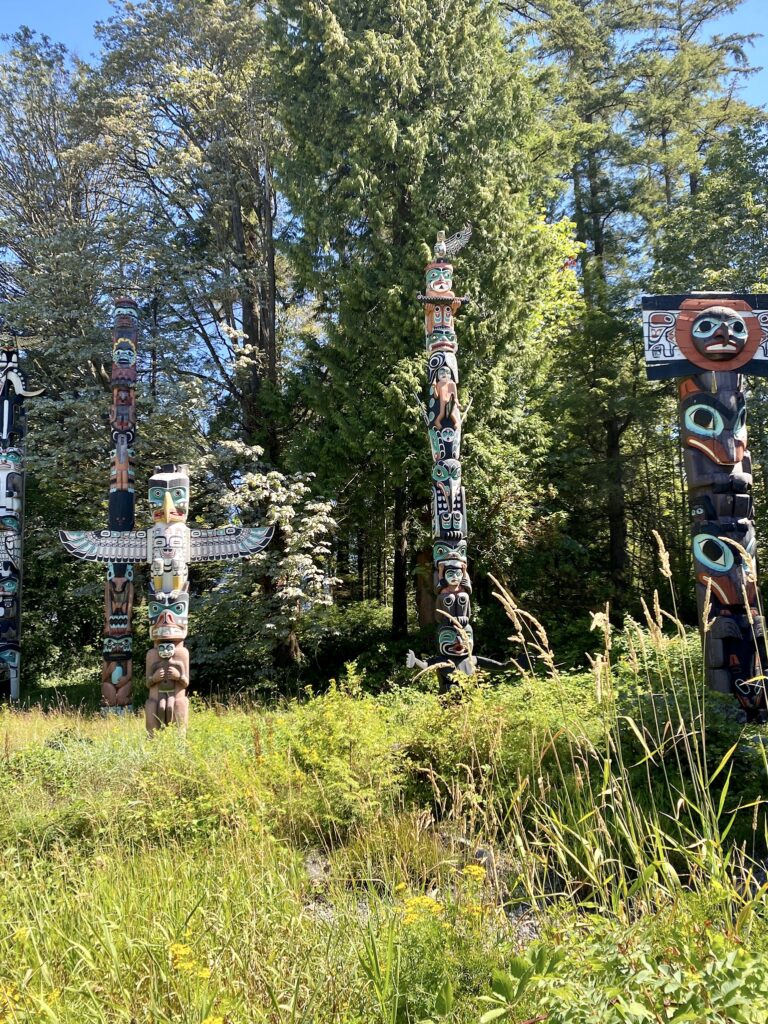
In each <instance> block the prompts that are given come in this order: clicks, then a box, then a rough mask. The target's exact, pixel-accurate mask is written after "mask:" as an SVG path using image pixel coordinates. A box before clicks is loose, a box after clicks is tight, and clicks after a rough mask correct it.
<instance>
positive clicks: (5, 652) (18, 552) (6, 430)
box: [0, 341, 45, 700]
mask: <svg viewBox="0 0 768 1024" xmlns="http://www.w3.org/2000/svg"><path fill="white" fill-rule="evenodd" d="M6 346H7V341H6ZM0 359H1V360H2V361H1V362H0V381H1V382H2V385H1V386H0V406H2V409H1V410H0V413H1V415H2V421H1V422H0V503H1V504H0V538H2V545H3V549H2V555H1V558H2V568H1V569H0V679H4V680H5V681H7V682H6V685H7V688H8V695H9V696H10V698H11V700H18V698H19V676H20V671H21V647H20V642H21V578H22V549H23V527H24V440H25V437H26V432H27V416H26V410H25V408H24V399H25V398H36V397H37V396H38V395H42V393H43V391H44V390H45V389H44V388H40V389H39V390H37V391H28V390H27V384H26V380H25V378H24V374H23V373H22V372H21V370H19V353H18V350H17V349H16V347H15V345H14V346H9V347H4V348H3V349H2V351H1V353H0Z"/></svg>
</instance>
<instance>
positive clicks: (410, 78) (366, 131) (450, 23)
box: [268, 0, 569, 635]
mask: <svg viewBox="0 0 768 1024" xmlns="http://www.w3.org/2000/svg"><path fill="white" fill-rule="evenodd" d="M268 25H269V29H270V33H271V39H272V43H273V53H272V60H273V67H274V76H275V83H276V89H277V94H278V103H279V105H278V111H279V116H280V119H281V122H282V126H283V129H284V131H285V133H286V135H287V137H288V140H289V145H288V146H287V147H286V149H285V150H284V151H283V152H282V154H281V156H280V162H279V178H280V182H281V185H282V188H283V190H284V192H285V193H286V195H287V197H288V199H289V201H290V204H291V208H292V211H293V213H294V215H295V217H296V239H295V244H294V246H293V253H294V256H295V259H296V262H297V268H298V274H299V276H300V279H301V281H303V282H304V283H305V284H306V286H307V288H308V289H309V290H310V292H311V293H312V294H313V295H314V297H315V299H316V301H317V303H318V307H319V310H320V313H321V316H322V320H323V327H324V331H323V335H322V336H321V337H320V338H319V339H318V340H317V341H316V342H315V343H311V344H309V345H308V346H307V350H306V353H305V361H304V366H303V367H302V380H303V384H304V389H305V394H306V395H307V402H308V405H309V408H310V410H311V420H310V429H309V430H305V431H302V432H301V433H300V434H299V437H298V441H299V444H300V446H301V455H302V457H303V458H304V459H307V458H309V459H310V460H311V461H312V462H313V463H315V464H316V465H317V469H318V473H319V476H320V478H321V480H323V481H324V484H325V486H326V487H327V489H328V490H329V491H332V492H334V493H337V494H338V495H339V496H340V500H341V502H342V503H343V504H342V518H343V522H344V523H345V528H346V533H347V540H348V541H349V542H350V543H352V544H355V543H356V544H357V547H358V552H360V551H361V550H365V549H366V548H367V549H370V548H371V547H374V546H384V545H386V544H388V543H391V545H392V550H393V559H392V566H393V579H392V624H393V630H394V633H395V634H396V635H402V634H403V633H404V632H405V630H406V629H407V610H408V593H409V588H408V566H409V561H410V559H409V551H408V546H409V544H408V542H409V534H410V533H412V532H415V533H416V535H417V536H418V526H419V522H420V521H421V520H419V518H418V517H417V522H416V523H414V522H413V517H414V513H415V512H419V513H420V510H422V509H424V510H426V505H427V500H426V499H427V487H426V484H427V481H428V476H429V468H428V467H429V462H428V457H427V456H426V453H425V452H424V440H423V434H422V429H421V425H420V422H419V415H418V411H417V408H416V404H415V401H414V399H413V397H412V393H413V392H414V391H417V390H419V389H420V387H421V380H422V375H423V365H422V363H423V358H424V356H423V347H422V344H421V342H420V335H421V334H422V328H421V324H420V320H421V317H420V311H419V308H418V306H417V304H416V303H415V301H414V299H415V292H416V291H417V289H418V288H419V286H420V285H421V284H422V280H421V279H422V275H423V265H424V256H425V251H426V250H425V247H424V243H428V244H430V243H431V242H432V241H433V239H434V235H435V232H436V230H437V229H439V228H443V227H455V226H460V225H461V224H462V223H463V222H464V221H466V220H469V221H471V222H472V223H473V224H474V227H475V234H474V238H473V243H472V245H471V247H469V248H468V249H466V250H465V251H464V253H463V254H462V259H461V260H458V261H457V267H456V281H457V284H458V287H459V288H460V289H461V291H462V292H463V291H466V292H468V293H469V294H471V295H472V296H474V297H475V298H476V300H477V301H476V305H475V308H474V311H473V312H470V313H468V314H467V315H464V316H463V317H462V326H461V330H462V367H461V375H462V386H463V387H464V388H465V391H466V392H467V393H468V394H469V395H471V397H472V399H473V402H474V404H473V406H472V411H471V414H470V418H469V420H468V422H467V429H466V432H465V437H466V442H465V445H464V465H465V468H466V472H467V491H468V495H469V503H470V504H469V510H470V516H471V520H472V525H471V533H472V540H471V544H472V545H473V546H474V548H475V550H477V549H478V547H480V546H483V547H485V549H486V550H487V551H488V552H489V555H490V557H493V555H492V552H493V545H494V542H495V539H496V538H497V535H498V533H500V532H503V531H504V528H505V527H506V528H507V531H508V532H513V531H510V530H509V520H510V518H512V519H516V523H515V526H516V527H517V529H518V530H519V529H520V527H521V523H522V522H523V521H524V518H525V512H524V511H523V509H522V508H521V509H519V510H517V512H512V511H511V510H510V506H509V504H508V503H507V502H506V501H503V502H499V503H497V504H496V503H495V502H494V498H493V497H492V495H491V492H492V491H493V490H494V488H500V489H501V490H502V491H503V492H504V494H505V495H506V496H507V497H509V496H512V495H514V494H516V493H519V492H525V491H526V489H527V488H528V487H529V486H530V483H529V478H530V476H531V474H532V469H533V463H534V461H535V459H536V457H537V455H538V454H539V452H538V451H537V446H536V444H535V443H531V438H530V436H529V433H528V430H527V429H526V427H527V424H526V423H525V421H524V408H525V396H526V395H527V393H528V391H529V389H530V386H531V382H532V380H533V379H535V377H536V368H535V367H536V358H535V357H534V355H533V354H532V353H533V352H534V351H536V342H535V341H534V339H537V342H538V343H539V344H541V343H543V339H542V337H541V334H542V332H543V331H544V325H545V324H546V323H550V322H552V321H553V320H554V319H555V318H554V317H553V316H552V315H551V314H552V308H551V307H552V305H553V304H556V303H557V302H560V303H562V304H564V305H566V304H567V302H568V299H567V296H568V294H569V293H568V284H567V282H568V277H569V275H568V274H565V275H563V274H562V273H561V270H562V266H563V263H564V262H565V260H566V250H567V248H568V240H567V237H566V235H565V234H564V233H563V232H558V230H557V229H555V228H550V227H548V226H546V225H545V224H544V223H543V220H542V217H541V215H540V212H539V209H538V206H539V204H540V195H541V190H542V188H543V187H544V186H545V183H543V182H542V181H541V178H540V176H539V173H538V170H537V167H536V165H535V163H534V161H533V160H532V152H533V151H534V149H535V147H536V144H537V142H540V141H541V140H540V132H539V128H538V127H537V123H536V114H535V110H534V104H533V100H532V95H531V89H530V87H529V84H528V82H527V80H526V78H525V76H524V73H523V70H522V66H521V62H520V60H519V59H518V57H517V56H516V55H515V54H514V53H512V52H510V51H509V50H508V49H507V48H506V47H505V41H504V36H503V33H502V30H501V27H500V25H499V22H498V17H497V12H496V8H495V7H494V6H493V5H490V4H486V3H484V2H482V0H451V2H449V3H446V4H445V5H443V6H441V7H440V8H438V9H436V8H434V6H433V5H430V4H428V3H426V0H424V2H421V0H418V2H416V3H408V4H405V3H402V2H401V0H385V2H383V3H378V4H375V5H374V4H352V5H350V4H346V3H342V2H340V0H331V2H329V3H324V4H322V5H307V4H303V3H300V2H297V0H278V2H277V3H275V4H274V5H273V6H272V7H271V8H270V13H269V16H268ZM521 476H522V479H521ZM497 493H498V492H497ZM424 535H425V531H424V528H423V525H422V526H421V537H422V538H423V537H424ZM390 538H391V539H390ZM359 557H360V556H359ZM385 559H386V554H385ZM384 564H385V567H386V564H387V562H386V560H385V562H384Z"/></svg>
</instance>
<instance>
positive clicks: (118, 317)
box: [101, 299, 139, 713]
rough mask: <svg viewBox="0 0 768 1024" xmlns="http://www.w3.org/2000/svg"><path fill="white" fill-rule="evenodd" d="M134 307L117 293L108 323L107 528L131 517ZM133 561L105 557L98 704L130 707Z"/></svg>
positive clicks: (128, 525) (124, 526) (125, 526)
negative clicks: (129, 562)
mask: <svg viewBox="0 0 768 1024" xmlns="http://www.w3.org/2000/svg"><path fill="white" fill-rule="evenodd" d="M138 328H139V312H138V306H137V305H136V303H135V302H134V301H133V299H118V300H117V302H116V303H115V314H114V321H113V326H112V380H111V384H112V404H111V406H110V409H109V432H110V437H111V448H110V474H109V522H108V526H109V529H110V530H112V531H122V530H132V529H133V527H134V520H135V508H136V495H135V493H134V443H135V439H136V346H137V342H138V336H139V329H138ZM132 617H133V566H132V565H130V564H128V563H126V562H109V564H108V566H107V582H106V587H105V591H104V647H103V657H104V661H103V663H102V669H101V698H102V704H103V706H104V707H105V708H106V709H107V710H108V711H112V712H117V713H119V712H122V711H124V710H125V709H128V710H131V709H132V705H131V698H132V695H133V655H132V643H133V637H132V635H131V619H132Z"/></svg>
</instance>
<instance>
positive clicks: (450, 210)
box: [0, 0, 768, 692]
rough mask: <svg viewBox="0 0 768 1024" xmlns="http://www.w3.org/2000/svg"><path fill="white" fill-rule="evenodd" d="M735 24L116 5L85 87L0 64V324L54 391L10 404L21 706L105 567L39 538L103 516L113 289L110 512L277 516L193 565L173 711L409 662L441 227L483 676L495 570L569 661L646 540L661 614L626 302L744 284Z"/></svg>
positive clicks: (661, 407)
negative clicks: (117, 339) (450, 237)
mask: <svg viewBox="0 0 768 1024" xmlns="http://www.w3.org/2000/svg"><path fill="white" fill-rule="evenodd" d="M738 4H739V0H706V2H705V0H678V2H676V3H674V4H670V3H668V2H667V0H643V2H639V0H637V2H636V0H620V2H619V0H599V2H594V0H537V2H536V3H535V4H533V3H528V2H527V0H507V2H506V3H502V4H500V5H497V4H495V3H491V2H487V0H449V2H448V3H446V4H443V5H441V6H439V7H437V8H436V7H435V6H434V5H430V4H427V3H426V2H425V0H414V2H409V3H407V4H406V3H403V2H401V0H386V2H384V0H382V2H378V3H370V2H355V3H348V2H346V0H328V2H323V3H318V4H315V3H297V2H294V0H274V2H273V3H270V4H267V5H259V4H256V5H254V4H251V3H247V2H244V0H215V2H210V0H138V2H128V0H118V2H117V3H116V4H115V12H114V14H113V16H112V17H111V18H110V19H109V20H108V22H107V23H105V24H104V25H102V26H101V28H100V30H99V39H100V42H101V52H100V54H99V55H98V56H97V57H96V58H95V59H94V60H93V61H92V63H90V64H87V63H84V62H82V61H80V60H77V59H74V58H72V57H70V56H69V55H68V54H67V53H66V52H65V50H64V49H63V47H61V46H59V45H57V44H56V43H55V42H51V41H50V40H49V39H47V38H45V37H37V36H35V35H34V33H31V32H30V31H29V30H26V29H23V28H22V29H20V30H19V31H18V32H17V33H16V34H15V35H14V36H13V37H11V38H9V39H8V40H6V45H5V50H4V52H3V55H2V57H0V282H2V299H3V302H2V311H1V314H0V315H1V316H2V321H3V323H4V325H5V329H7V330H9V331H12V332H14V333H16V334H17V335H19V336H20V337H21V339H22V348H23V350H24V352H25V363H26V368H27V370H28V372H29V375H30V378H31V379H32V380H33V381H34V382H35V383H39V384H40V385H45V386H46V387H47V389H48V390H47V394H46V397H45V398H44V399H40V400H37V401H35V402H30V410H29V414H30V430H29V438H28V465H29V473H28V486H27V538H26V558H25V567H26V575H25V594H24V601H25V607H26V623H27V626H28V633H27V637H28V641H26V642H25V650H26V654H25V658H26V661H25V664H26V672H27V676H26V681H27V684H28V686H29V685H31V684H34V683H35V682H36V681H39V679H40V678H42V677H43V676H44V675H45V674H46V673H51V672H54V671H57V670H65V669H67V668H68V667H71V666H73V665H79V664H81V663H83V661H84V659H85V660H88V659H90V660H92V661H93V663H94V675H95V673H96V671H97V669H96V663H97V662H98V647H99V640H100V635H101V621H100V620H101V600H102V597H101V593H102V579H101V573H100V571H98V570H96V569H91V570H89V569H88V567H86V566H84V565H82V564H78V563H73V562H71V561H70V560H68V559H67V557H66V556H65V555H64V554H63V552H62V550H61V549H60V547H59V545H58V543H57V541H56V537H55V530H56V529H57V528H59V527H62V526H67V527H69V528H85V527H95V526H102V525H104V523H105V506H106V496H107V481H108V456H107V448H108V445H107V432H106V415H107V407H108V371H109V368H108V360H109V346H108V331H109V318H110V302H111V299H113V298H114V297H116V296H117V295H119V294H121V293H127V294H130V295H132V296H134V297H135V298H136V299H137V300H138V301H139V303H140V306H141V311H142V330H143V337H142V341H141V345H140V365H139V389H138V396H139V398H138V403H139V426H138V443H137V491H138V494H139V498H140V500H139V506H138V510H137V522H138V523H139V524H140V523H141V522H143V518H144V516H145V513H146V507H145V505H144V502H143V485H144V483H145V481H146V479H147V477H148V476H149V473H150V472H151V470H152V468H153V467H154V465H155V464H156V463H159V462H165V461H169V460H175V461H177V462H182V461H186V462H188V463H189V464H190V466H191V468H192V481H193V496H192V515H193V518H194V519H195V521H196V522H197V523H199V524H203V525H219V524H222V523H225V522H228V521H229V522H234V521H242V522H244V523H247V524H250V523H254V522H260V521H264V520H267V521H275V522H279V524H280V531H279V534H278V538H277V541H276V543H275V544H273V546H272V547H271V548H270V549H269V550H268V551H267V552H266V553H265V554H264V555H263V556H260V558H258V559H257V560H256V561H255V562H254V563H253V564H252V565H250V566H247V567H244V568H242V569H237V570H233V571H231V572H227V573H225V574H222V573H220V572H217V571H216V570H213V569H206V570H204V571H203V570H199V571H196V572H195V573H194V574H193V578H192V589H193V597H194V601H193V606H192V622H193V627H192V630H191V641H190V647H191V654H192V660H193V673H192V675H193V678H194V680H195V682H196V685H199V686H200V687H201V688H202V689H203V691H204V692H213V691H214V690H216V691H224V690H229V691H232V690H233V689H241V688H248V687H254V686H257V687H261V688H265V689H268V690H270V691H274V690H277V691H282V692H287V691H288V690H289V689H290V687H295V686H296V685H300V684H301V683H302V682H303V681H314V680H315V679H316V678H317V677H318V673H319V674H321V675H323V676H324V677H325V678H326V679H327V678H328V677H329V676H331V675H333V674H334V673H337V672H338V671H339V670H340V666H341V664H342V663H343V661H344V660H345V659H349V658H354V657H360V658H361V660H362V662H363V663H364V667H365V668H366V670H367V672H368V677H367V678H368V681H369V683H371V684H374V683H381V682H383V680H385V679H387V678H388V677H390V676H391V673H392V671H393V669H394V666H395V665H396V664H398V663H400V664H401V663H402V656H403V651H404V648H407V646H408V642H409V636H408V634H409V631H410V643H411V644H412V645H414V646H416V647H421V648H424V649H429V648H430V647H431V646H432V641H431V639H430V638H429V636H428V635H427V633H424V634H422V635H414V630H415V627H416V626H417V624H418V625H420V626H425V625H426V621H425V620H426V619H428V618H429V615H428V614H426V615H425V613H424V607H425V606H424V602H423V601H422V602H420V603H419V606H418V608H419V613H420V616H421V619H422V621H421V622H418V623H417V616H416V614H415V612H416V604H415V602H414V599H413V598H414V592H415V589H416V586H415V585H416V583H417V582H418V581H419V578H420V577H419V574H420V573H422V574H423V573H424V564H425V562H428V561H429V559H428V558H427V557H426V556H425V554H424V552H425V548H426V547H427V546H428V543H429V512H428V496H429V490H428V480H429V476H428V474H429V454H428V450H427V442H426V438H425V436H424V433H425V432H424V430H423V425H422V423H421V420H420V416H419V409H418V404H417V400H416V398H415V396H414V392H419V391H420V390H421V388H422V382H423V376H424V367H423V362H424V354H423V348H422V343H421V341H420V338H421V332H422V328H421V325H420V308H419V306H418V304H417V303H416V302H415V294H416V292H417V291H418V290H419V289H420V288H421V287H422V284H423V282H422V274H423V265H424V261H425V257H426V255H427V254H428V246H429V245H430V244H431V243H432V241H433V240H434V236H435V232H436V231H437V230H438V229H442V228H448V229H449V230H451V229H455V228H458V227H459V226H461V225H462V224H463V223H464V222H465V221H471V222H472V223H473V225H474V235H473V239H472V242H471V244H470V246H468V247H467V248H466V249H465V250H464V251H463V252H462V254H461V256H460V258H459V259H457V261H456V284H457V287H458V288H459V290H460V291H461V292H466V293H468V294H469V295H470V296H471V297H472V299H473V304H472V305H471V306H470V308H469V309H468V310H467V312H466V313H464V314H462V317H461V321H460V324H459V332H460V338H461V342H462V347H461V375H462V386H463V388H464V392H465V396H466V400H467V401H468V400H469V399H471V401H472V407H471V411H470V414H469V417H468V419H467V423H466V430H465V445H464V452H463V455H464V459H463V462H464V474H465V482H466V486H467V494H468V502H469V519H470V545H469V547H470V559H471V566H470V569H471V574H472V576H473V579H474V581H475V601H474V606H475V608H476V610H477V628H476V630H475V633H476V637H477V644H478V650H480V651H482V652H483V653H486V654H488V655H496V656H499V655H502V656H505V652H506V639H505V637H506V627H505V626H504V624H503V621H502V616H501V615H500V613H499V612H498V609H497V608H495V607H494V603H493V602H492V601H491V600H490V586H489V584H488V582H487V581H488V574H489V573H490V572H493V573H494V574H495V575H496V576H497V577H498V578H500V579H504V580H506V581H507V582H508V583H509V585H510V586H511V588H512V589H513V591H514V592H515V593H516V594H517V595H518V596H519V597H521V598H522V600H523V602H524V603H525V604H526V605H527V606H528V607H530V608H531V609H532V610H533V611H534V612H537V613H538V614H539V615H540V616H541V617H542V619H543V620H544V621H545V623H546V624H547V625H548V627H549V628H550V629H551V630H552V631H553V632H554V634H555V636H556V638H557V640H558V654H559V656H560V657H563V658H565V659H567V660H570V661H572V662H575V663H583V656H584V650H585V649H586V648H587V647H589V646H590V645H591V644H592V641H591V640H590V637H589V634H588V626H589V612H590V611H592V610H595V609H596V608H602V607H603V606H604V605H605V602H606V601H610V602H611V614H612V616H613V618H614V620H616V619H621V618H622V617H623V616H625V615H626V614H635V615H637V614H638V611H639V608H638V600H639V595H640V594H641V593H649V592H650V591H651V590H652V588H653V587H654V586H655V585H657V584H658V582H659V576H658V569H657V566H656V560H655V545H654V543H653V541H652V538H651V531H652V530H653V529H658V530H659V531H660V532H661V533H662V535H663V536H664V537H665V540H666V543H667V546H668V548H669V551H670V554H671V558H672V566H673V570H674V572H675V575H676V579H677V584H678V591H679V592H680V593H681V594H682V598H683V600H682V609H683V614H684V615H685V616H687V617H688V619H689V621H690V620H691V617H692V608H691V592H692V591H691V582H690V575H691V574H690V568H689V566H690V562H689V552H688V542H687V514H686V510H685V502H684V500H683V498H682V483H681V475H680V465H679V456H678V452H677V442H676V437H675V431H674V427H673V423H674V411H673V402H672V399H671V392H670V389H669V388H668V387H667V386H666V385H663V384H661V385H653V386H649V385H648V384H647V383H646V382H645V380H644V373H643V368H642V365H641V359H640V344H639V340H640V323H639V315H638V308H637V301H636V299H637V295H638V294H639V293H640V292H641V291H643V290H651V289H656V290H660V289H675V288H706V287H712V286H716V287H729V288H749V289H760V288H765V287H766V277H767V276H768V267H767V266H766V252H767V250H766V236H765V208H766V203H767V201H768V197H767V193H766V190H767V189H768V173H767V171H766V151H767V148H768V142H767V141H766V140H767V139H768V122H766V119H765V116H764V113H763V112H762V111H761V110H758V109H754V108H751V107H749V106H748V105H747V104H745V103H744V102H742V101H741V100H740V99H739V93H738V86H739V81H740V77H741V76H743V75H744V74H746V73H748V71H749V63H748V45H747V44H748V39H747V38H746V37H741V36H737V35H730V36H728V37H721V36H713V34H712V29H711V26H712V24H713V22H714V20H715V19H716V18H717V17H718V16H719V15H721V14H723V13H726V12H728V11H732V10H734V9H735V8H736V7H738ZM745 47H746V49H745ZM758 390H759V393H760V394H762V390H763V388H762V386H759V389H758ZM751 408H752V410H753V411H752V413H751V415H752V416H753V423H752V429H751V445H752V450H753V454H754V455H755V456H756V459H755V461H756V463H757V464H758V465H759V464H761V463H762V464H764V465H765V464H768V462H766V457H768V430H767V429H766V419H765V414H764V412H762V411H761V409H760V403H758V402H755V403H753V406H751ZM756 478H757V489H758V492H760V491H762V492H765V491H766V489H765V487H764V477H763V475H762V472H758V473H757V474H756ZM757 497H758V501H757V508H758V515H762V514H763V512H762V511H761V507H765V506H766V502H764V501H763V502H761V498H762V494H761V493H758V495H757ZM763 534H765V531H763ZM758 535H760V534H758ZM142 592H143V588H142V587H140V593H142ZM332 602H333V603H334V605H335V607H333V608H330V607H329V605H330V604H331V603H332ZM382 609H383V611H382ZM427 611H428V609H427ZM383 617H386V618H387V619H388V623H386V624H385V623H384V622H383V621H382V619H383ZM137 622H138V626H137V628H138V630H139V636H141V630H142V629H143V628H144V627H143V625H142V620H141V617H140V616H139V617H138V619H137ZM204 622H205V625H203V623H204ZM390 634H391V635H390Z"/></svg>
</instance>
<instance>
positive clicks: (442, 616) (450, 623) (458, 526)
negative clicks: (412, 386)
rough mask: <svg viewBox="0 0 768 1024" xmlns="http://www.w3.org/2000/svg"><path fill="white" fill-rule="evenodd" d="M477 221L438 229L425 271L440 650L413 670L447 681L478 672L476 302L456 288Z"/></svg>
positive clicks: (422, 298) (411, 660)
mask: <svg viewBox="0 0 768 1024" xmlns="http://www.w3.org/2000/svg"><path fill="white" fill-rule="evenodd" d="M471 234H472V228H471V226H470V225H467V226H466V227H464V228H463V229H462V230H461V231H458V232H457V233H456V234H455V235H451V237H450V238H448V239H446V237H445V232H442V231H441V232H439V234H438V236H437V242H436V244H435V247H434V251H433V258H432V260H431V261H430V262H429V263H428V264H427V268H426V291H425V294H423V295H419V296H418V301H419V302H420V303H422V305H423V306H424V333H425V340H426V349H427V357H428V358H427V383H428V387H429V395H428V399H427V404H426V407H424V406H422V413H423V416H424V420H425V422H426V425H427V431H428V434H429V444H430V449H431V452H432V460H433V465H432V557H433V562H434V575H433V582H434V587H435V592H436V594H437V598H436V603H435V608H436V612H437V619H438V622H437V649H438V654H437V655H436V656H434V657H431V658H429V659H428V660H427V661H421V660H420V659H418V658H416V656H415V655H414V653H413V652H412V651H409V653H408V665H409V667H418V668H421V669H426V668H437V670H438V673H439V675H440V678H441V682H443V683H444V684H448V683H449V682H450V681H451V678H452V676H453V674H454V673H455V672H461V673H464V674H466V675H473V674H474V672H475V668H476V664H477V662H476V658H475V657H474V654H473V647H474V637H473V633H472V626H471V625H470V615H471V608H470V594H471V593H472V583H471V581H470V578H469V573H468V572H467V512H466V494H465V491H464V488H463V487H462V483H461V429H462V410H461V403H460V397H459V368H458V349H459V345H458V340H457V337H456V331H455V325H454V316H455V315H456V313H458V312H459V310H460V309H461V307H462V306H463V305H465V304H466V303H467V302H469V298H468V297H467V296H457V295H455V294H454V291H453V266H452V265H451V263H450V262H449V258H450V257H452V256H455V255H456V253H458V252H459V251H460V250H461V249H462V248H463V247H464V246H465V245H466V244H467V242H468V241H469V239H470V237H471Z"/></svg>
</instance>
